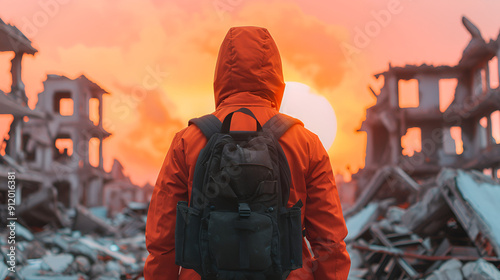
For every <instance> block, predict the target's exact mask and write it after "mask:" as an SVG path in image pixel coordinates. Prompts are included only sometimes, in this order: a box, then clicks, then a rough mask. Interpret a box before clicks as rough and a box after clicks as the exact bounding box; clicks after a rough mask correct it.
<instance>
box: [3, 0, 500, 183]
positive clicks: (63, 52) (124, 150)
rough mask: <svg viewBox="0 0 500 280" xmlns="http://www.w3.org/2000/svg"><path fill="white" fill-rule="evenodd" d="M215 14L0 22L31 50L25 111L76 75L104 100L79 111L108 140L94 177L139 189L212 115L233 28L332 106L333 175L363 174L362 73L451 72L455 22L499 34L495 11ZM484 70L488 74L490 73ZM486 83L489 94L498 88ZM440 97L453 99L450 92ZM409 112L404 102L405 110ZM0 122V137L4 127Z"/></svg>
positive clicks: (143, 6) (304, 3)
mask: <svg viewBox="0 0 500 280" xmlns="http://www.w3.org/2000/svg"><path fill="white" fill-rule="evenodd" d="M226 2H227V3H226ZM47 3H52V5H48V4H47ZM224 3H226V4H227V5H225V6H222V7H223V8H221V6H219V7H218V8H217V7H215V6H214V5H213V3H212V1H159V0H146V1H119V2H117V1H101V0H87V1H76V0H75V1H62V0H53V1H36V0H29V1H23V2H15V3H14V2H12V1H3V2H1V3H0V18H2V19H3V20H4V21H5V22H7V23H10V24H13V25H16V26H17V27H18V28H19V29H20V30H21V31H22V32H23V33H24V34H25V35H26V36H27V37H28V38H29V39H30V40H31V41H32V42H33V46H34V47H35V48H37V49H38V51H39V52H38V53H37V54H36V55H34V56H29V55H26V56H24V58H23V81H24V84H25V86H26V94H27V95H28V97H29V105H30V107H31V108H34V107H35V105H36V103H37V94H38V93H40V92H42V91H43V84H42V82H43V81H44V80H45V79H46V75H47V74H58V75H65V76H67V77H69V78H71V79H74V78H76V77H79V76H80V75H81V74H85V75H86V76H87V77H89V79H91V80H92V81H95V82H96V83H97V84H99V85H100V86H101V87H102V88H104V89H106V91H108V92H109V93H110V95H107V96H105V97H104V101H103V106H104V107H103V110H104V112H103V119H102V120H98V119H96V118H95V115H96V108H95V107H96V106H93V105H92V104H91V109H90V110H91V111H90V112H89V113H90V117H91V118H93V119H92V121H94V123H96V122H99V121H102V123H103V126H104V127H105V129H106V130H108V131H109V132H111V133H112V134H113V135H112V136H111V137H109V138H107V139H106V140H105V141H103V143H102V144H103V153H104V167H105V169H106V170H108V171H109V170H110V168H111V165H112V163H113V159H114V158H116V159H118V160H120V161H121V162H122V164H123V166H124V170H125V173H126V174H127V175H129V176H130V177H131V179H132V181H133V182H135V183H137V184H141V185H142V184H144V183H146V182H150V183H154V181H155V180H156V176H157V174H158V171H159V169H160V167H161V164H162V162H163V159H164V157H165V154H166V152H167V150H168V147H169V145H170V142H171V139H172V138H173V136H174V135H175V133H176V132H177V131H179V130H180V129H182V128H183V127H185V126H186V125H187V121H188V120H189V119H191V118H193V117H198V116H201V115H203V114H206V113H210V112H212V111H213V110H214V101H213V100H214V97H213V88H212V82H213V75H214V69H215V61H216V58H217V53H218V48H219V45H220V43H221V42H222V39H223V38H224V35H225V33H226V32H227V30H228V29H229V28H230V27H232V26H241V25H257V26H263V27H266V28H267V29H268V30H269V31H270V33H271V34H272V36H273V38H274V39H275V41H276V44H277V45H278V48H279V50H280V53H281V57H282V61H283V71H284V77H285V80H286V81H296V82H299V83H302V84H304V85H308V86H310V88H311V91H313V92H316V93H318V94H319V95H321V96H322V97H323V98H324V99H325V100H327V101H328V102H329V104H331V107H332V108H333V111H334V112H335V115H336V118H337V120H336V129H335V131H336V136H335V135H334V136H333V137H334V138H335V141H333V140H331V141H332V142H333V144H332V145H331V147H330V149H329V150H328V152H329V154H330V158H331V162H332V166H333V168H334V170H335V172H337V173H342V174H346V173H348V168H347V166H350V169H349V170H350V171H352V172H356V171H357V170H358V169H359V168H362V167H363V166H364V157H365V146H366V135H365V134H363V133H359V132H357V130H358V129H359V127H360V125H361V122H362V121H363V120H364V118H365V109H366V108H367V107H369V106H372V105H373V104H374V103H375V101H376V99H375V97H374V96H373V95H372V94H371V92H370V91H369V90H367V87H368V86H372V88H373V89H374V91H375V92H379V87H378V85H380V84H381V83H380V82H379V81H377V80H376V79H375V78H374V77H373V74H376V73H379V72H382V71H385V70H387V68H388V64H389V63H391V65H393V66H395V65H398V66H404V65H405V64H417V65H418V64H422V63H427V64H434V65H439V64H456V63H457V62H458V59H459V58H460V56H461V52H462V50H463V48H464V47H465V46H466V45H467V43H468V41H469V39H470V35H469V34H468V33H467V31H466V30H465V29H464V28H463V26H462V24H461V17H462V15H466V16H468V17H469V18H470V19H471V20H472V21H474V23H475V24H477V26H478V27H479V28H480V29H481V31H482V34H483V37H484V38H485V40H486V41H489V38H497V35H498V31H499V27H500V24H499V23H498V20H497V18H498V17H497V13H498V11H499V10H500V2H498V1H483V2H481V3H475V2H474V3H472V2H470V1H451V0H448V1H444V2H440V4H436V2H435V1H431V0H422V1H409V0H401V1H396V0H391V1H368V0H363V1H352V2H347V1H344V2H335V1H309V0H294V1H284V0H282V1H260V0H257V1H224ZM382 11H385V12H382ZM381 14H384V15H389V16H387V17H385V18H381V16H380V15H381ZM10 59H12V54H10V53H8V54H5V53H2V55H0V75H2V77H9V79H10V73H9V71H10ZM492 63H496V64H497V65H493V66H490V67H491V68H493V69H496V70H493V71H498V62H492ZM9 79H2V80H0V90H2V91H4V92H9V91H10V85H11V81H10V80H9ZM489 83H490V85H492V87H493V86H494V85H496V86H498V80H495V79H493V80H489ZM440 86H441V84H440ZM443 86H446V87H447V88H448V89H447V90H446V91H447V92H448V91H450V92H452V91H453V90H449V88H452V87H453V84H447V85H443ZM413 87H414V85H413ZM413 90H414V89H413ZM406 97H408V96H407V95H406V94H405V98H406ZM410 98H411V96H410ZM416 100H417V102H418V89H417V99H416ZM442 100H444V101H443V103H446V102H448V101H446V100H451V99H450V97H449V96H443V97H442ZM414 103H415V99H414V96H413V100H410V101H409V103H408V104H409V106H414ZM68 106H69V107H72V105H64V104H62V107H61V108H64V110H66V109H68V108H69V107H68ZM443 106H444V105H443ZM68 110H69V109H68ZM441 110H443V107H442V108H441ZM64 112H65V113H66V114H70V113H71V112H70V111H64ZM497 119H498V118H497ZM0 123H1V125H0V132H6V131H7V130H8V125H9V123H10V121H9V119H8V118H2V119H1V120H0ZM332 131H333V130H332ZM496 131H498V129H497V130H496ZM454 133H456V132H454ZM495 133H496V135H499V134H498V132H495ZM3 134H5V133H3ZM330 136H331V135H330ZM497 139H500V136H499V137H498V138H497ZM414 140H415V139H408V141H409V142H408V143H413V144H411V145H414V146H415V145H416V146H415V147H413V148H411V149H410V150H413V151H418V145H417V144H418V143H416V142H415V141H414ZM497 141H499V140H497ZM497 143H498V142H497ZM93 144H95V143H93ZM61 145H63V144H61ZM65 145H66V146H67V144H65ZM63 147H65V146H64V145H63V146H58V148H59V149H61V148H63ZM457 151H458V148H457ZM408 153H410V152H408Z"/></svg>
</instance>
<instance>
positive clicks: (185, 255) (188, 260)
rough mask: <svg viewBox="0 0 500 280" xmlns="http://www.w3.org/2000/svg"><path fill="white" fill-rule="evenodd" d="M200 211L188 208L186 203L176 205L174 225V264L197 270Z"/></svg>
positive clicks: (199, 261) (198, 265)
mask: <svg viewBox="0 0 500 280" xmlns="http://www.w3.org/2000/svg"><path fill="white" fill-rule="evenodd" d="M200 224H201V216H200V211H199V210H198V209H195V208H193V207H188V205H187V202H186V201H180V202H179V203H177V216H176V223H175V264H177V265H180V266H182V267H184V268H191V269H195V270H199V269H200V268H201V255H200V238H199V237H200Z"/></svg>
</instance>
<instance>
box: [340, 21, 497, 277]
mask: <svg viewBox="0 0 500 280" xmlns="http://www.w3.org/2000/svg"><path fill="white" fill-rule="evenodd" d="M462 21H463V25H464V26H465V28H466V29H467V30H468V31H469V32H470V34H471V35H472V39H471V41H470V42H469V44H468V45H467V47H466V48H465V50H464V51H463V54H462V57H461V59H460V61H459V62H458V64H457V65H454V66H432V65H426V64H424V65H419V66H416V65H406V66H404V67H392V66H391V65H389V69H388V70H387V71H386V72H383V73H380V74H377V75H376V77H377V78H379V77H382V78H383V79H384V85H383V87H382V88H381V90H380V93H379V94H375V91H373V90H372V92H373V93H374V94H375V96H376V98H377V102H376V104H375V105H374V106H372V107H370V108H368V109H367V112H366V120H365V121H363V123H362V125H361V129H360V130H361V131H364V132H366V135H367V148H366V163H365V164H366V165H365V167H364V168H363V169H361V170H360V171H359V172H358V173H357V174H354V175H353V180H352V182H349V183H346V184H344V186H342V188H346V187H350V188H352V187H357V198H358V199H357V200H356V202H355V203H354V204H353V205H351V206H350V207H349V208H347V209H346V210H345V211H344V215H345V217H346V222H347V225H348V229H349V235H348V237H347V239H346V241H347V243H348V246H349V250H350V252H351V257H352V259H353V266H352V270H351V276H350V277H351V279H422V278H425V279H500V271H498V268H499V267H500V220H499V219H498V218H495V216H496V213H499V212H500V204H498V201H500V183H499V182H500V179H499V178H500V111H499V110H500V88H499V87H498V80H499V77H498V73H499V69H498V67H499V65H498V56H499V55H500V35H499V39H497V40H490V41H489V42H486V41H485V40H484V39H483V38H482V36H481V33H480V31H479V29H478V28H477V27H476V26H474V25H473V24H472V23H471V22H470V21H469V20H468V19H467V18H465V17H464V18H463V19H462ZM412 98H413V101H411V99H412ZM408 100H410V101H408ZM408 138H411V139H412V141H411V143H409V142H408ZM409 146H412V147H411V149H409V148H408V147H409ZM341 191H342V190H341ZM478 275H479V276H478ZM485 275H486V276H485ZM488 277H490V278H488ZM497 277H499V278H497Z"/></svg>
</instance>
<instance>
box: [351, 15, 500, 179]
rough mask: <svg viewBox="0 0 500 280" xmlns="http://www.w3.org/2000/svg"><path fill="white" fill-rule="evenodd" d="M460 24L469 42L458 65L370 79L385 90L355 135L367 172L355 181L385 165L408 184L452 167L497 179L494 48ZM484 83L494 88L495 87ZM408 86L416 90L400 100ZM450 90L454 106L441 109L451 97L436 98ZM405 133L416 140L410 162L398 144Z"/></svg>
mask: <svg viewBox="0 0 500 280" xmlns="http://www.w3.org/2000/svg"><path fill="white" fill-rule="evenodd" d="M463 22H464V25H465V27H466V28H467V29H468V30H469V31H470V33H471V35H472V40H471V41H470V43H469V45H468V46H467V47H466V48H465V50H464V52H463V55H462V58H461V59H460V61H459V62H458V64H457V65H454V66H432V65H425V64H424V65H420V66H414V65H407V66H405V67H392V66H391V65H389V69H388V70H387V71H386V72H383V73H380V74H377V75H375V76H376V77H377V78H378V77H379V76H383V79H384V86H383V87H382V89H381V91H380V94H379V95H377V96H376V97H377V103H376V104H375V105H374V106H373V107H371V108H369V109H368V110H367V112H366V120H365V121H364V122H363V124H362V126H361V129H360V130H361V131H365V132H366V134H367V149H366V166H365V168H364V169H363V170H362V171H361V173H359V174H358V176H357V177H358V178H361V177H366V175H369V174H373V173H374V172H375V171H376V170H377V169H380V168H381V167H383V166H385V165H397V166H400V167H401V168H402V169H403V170H404V171H405V172H407V173H408V174H410V175H412V176H414V177H427V176H431V175H436V174H437V173H438V172H439V171H440V170H441V168H442V167H452V168H465V169H476V170H480V171H483V170H485V172H488V174H491V175H492V176H493V177H494V178H497V179H498V178H499V176H500V173H499V171H498V170H499V168H500V145H498V144H500V135H499V134H498V133H499V130H500V123H499V115H500V112H499V110H500V90H499V88H498V79H499V78H498V73H499V71H498V67H499V66H498V55H500V49H499V45H498V44H499V42H498V41H493V40H492V41H490V42H488V43H486V42H485V40H484V39H483V38H482V37H481V34H480V32H479V30H478V29H477V28H476V27H475V26H474V25H472V23H470V22H469V21H468V20H467V19H466V18H464V19H463ZM493 62H494V63H493ZM490 66H493V67H495V69H490ZM491 75H496V77H490V76H491ZM490 80H494V81H496V84H495V86H494V87H492V85H491V84H490ZM407 81H410V82H414V83H415V84H416V87H414V88H413V89H410V90H409V91H406V92H405V91H404V90H403V89H402V87H403V86H404V83H405V82H407ZM453 82H454V83H455V84H456V87H455V89H454V92H452V93H451V94H452V96H451V97H452V98H453V102H452V103H451V104H450V105H449V106H448V107H446V105H448V104H446V100H445V99H444V98H443V95H446V94H448V95H450V92H440V90H443V91H444V90H445V88H446V83H448V84H450V83H451V84H453ZM412 90H413V91H412ZM412 94H413V95H414V97H415V98H416V99H417V102H416V103H417V104H418V105H416V106H415V104H411V105H410V106H407V107H405V106H404V104H403V102H402V100H401V99H402V98H404V97H405V95H412ZM406 97H407V96H406ZM410 98H411V97H410ZM408 131H416V132H417V133H415V136H416V137H419V138H420V139H417V140H418V141H417V142H419V143H420V150H421V151H419V152H416V153H414V154H413V155H411V156H409V155H404V154H403V148H402V144H401V141H402V137H404V136H405V134H407V132H408ZM494 131H495V132H496V135H495V137H496V139H495V138H494V137H493V136H494V135H493V132H494ZM453 132H455V133H454V134H457V135H454V136H455V137H453V136H452V133H453ZM457 146H462V147H457Z"/></svg>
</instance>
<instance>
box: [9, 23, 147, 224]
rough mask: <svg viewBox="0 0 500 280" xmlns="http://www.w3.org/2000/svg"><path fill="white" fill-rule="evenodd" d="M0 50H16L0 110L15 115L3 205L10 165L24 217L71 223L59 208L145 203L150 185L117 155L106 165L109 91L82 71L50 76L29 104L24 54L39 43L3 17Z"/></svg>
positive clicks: (33, 220)
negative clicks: (135, 179) (126, 169)
mask: <svg viewBox="0 0 500 280" xmlns="http://www.w3.org/2000/svg"><path fill="white" fill-rule="evenodd" d="M0 51H12V52H14V53H15V56H14V58H13V59H12V68H11V74H12V87H11V92H10V93H8V94H4V93H3V92H0V114H6V115H12V116H13V121H12V124H11V126H10V131H9V137H8V140H6V141H5V142H6V143H4V147H5V154H4V155H1V157H0V180H1V181H4V183H2V184H0V196H1V199H2V200H1V202H0V204H4V205H3V206H5V203H6V197H7V192H8V190H7V186H8V185H7V183H6V180H7V176H8V172H15V174H16V180H17V181H16V186H17V188H16V192H17V197H16V198H17V200H16V204H17V205H18V206H19V208H18V210H17V212H16V213H17V214H18V215H19V218H20V220H24V224H30V225H34V226H43V225H45V224H46V223H52V224H54V225H56V226H61V225H68V221H65V219H64V217H63V216H62V215H61V214H62V213H66V211H65V210H64V209H75V208H76V207H77V206H79V205H82V206H85V207H97V206H106V207H107V208H108V210H109V211H108V214H116V213H118V212H119V211H121V210H122V209H123V207H125V206H127V204H129V203H130V202H140V203H147V201H149V198H150V196H151V193H152V188H153V187H152V186H150V185H147V186H146V187H144V188H140V187H138V186H136V185H134V184H132V183H131V181H130V179H129V178H128V177H127V176H125V175H124V174H123V167H122V166H121V164H120V163H119V162H118V161H117V160H115V162H114V165H113V168H112V170H111V171H110V172H106V171H105V170H104V168H103V142H104V141H105V139H106V138H107V137H109V136H110V135H111V134H110V133H109V132H107V131H106V130H105V129H104V128H103V115H104V114H103V95H105V94H108V92H106V90H104V89H102V88H101V87H100V86H99V85H97V84H96V83H94V82H93V81H91V80H89V79H88V78H87V77H85V76H84V75H82V76H80V77H78V78H76V79H69V78H67V77H64V76H58V75H48V76H47V78H46V80H45V81H44V83H43V84H44V91H43V92H41V93H40V94H39V95H38V102H37V105H36V108H35V109H34V110H31V109H30V108H29V107H28V106H27V101H28V99H27V97H26V94H25V91H24V84H23V82H22V80H21V59H22V57H23V55H24V54H31V55H33V54H35V53H36V52H37V50H36V49H34V48H33V47H32V46H31V42H30V41H29V40H28V39H27V38H26V37H25V36H24V35H23V34H22V33H21V32H20V31H19V30H18V29H17V28H16V27H14V26H11V25H7V24H5V23H4V22H3V21H1V20H0ZM1 209H3V210H2V211H5V209H6V207H5V209H4V208H3V207H2V208H1ZM59 210H63V211H59ZM2 213H3V214H2V215H5V213H4V212H2ZM28 221H31V222H28Z"/></svg>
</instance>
